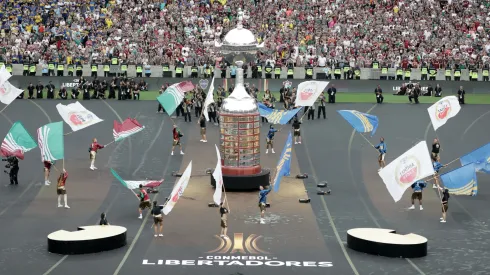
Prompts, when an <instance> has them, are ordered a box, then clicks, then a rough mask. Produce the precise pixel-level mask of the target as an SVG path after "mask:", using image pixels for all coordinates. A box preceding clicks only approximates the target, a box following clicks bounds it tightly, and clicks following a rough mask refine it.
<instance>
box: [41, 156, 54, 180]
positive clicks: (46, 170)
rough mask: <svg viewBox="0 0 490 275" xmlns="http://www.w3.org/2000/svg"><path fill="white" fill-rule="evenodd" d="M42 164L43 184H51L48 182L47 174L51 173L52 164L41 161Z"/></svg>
mask: <svg viewBox="0 0 490 275" xmlns="http://www.w3.org/2000/svg"><path fill="white" fill-rule="evenodd" d="M43 164H44V184H45V185H49V184H51V182H50V181H49V173H50V172H51V166H52V165H53V164H54V163H52V162H51V161H46V160H45V161H43Z"/></svg>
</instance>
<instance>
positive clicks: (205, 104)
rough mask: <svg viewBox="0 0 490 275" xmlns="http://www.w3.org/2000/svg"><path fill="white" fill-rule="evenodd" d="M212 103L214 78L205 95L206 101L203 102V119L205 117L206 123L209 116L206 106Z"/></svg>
mask: <svg viewBox="0 0 490 275" xmlns="http://www.w3.org/2000/svg"><path fill="white" fill-rule="evenodd" d="M213 102H214V77H213V80H211V85H209V91H208V94H207V95H206V100H205V101H204V109H203V112H204V117H206V121H209V115H208V106H209V104H211V103H213Z"/></svg>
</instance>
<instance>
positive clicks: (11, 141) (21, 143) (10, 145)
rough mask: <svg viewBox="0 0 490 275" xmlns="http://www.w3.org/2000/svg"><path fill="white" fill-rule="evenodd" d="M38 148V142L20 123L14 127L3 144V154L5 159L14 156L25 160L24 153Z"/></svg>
mask: <svg viewBox="0 0 490 275" xmlns="http://www.w3.org/2000/svg"><path fill="white" fill-rule="evenodd" d="M36 147H37V144H36V141H34V139H33V138H32V137H31V135H30V134H29V132H27V130H26V128H24V125H22V123H21V122H20V121H17V122H15V123H14V125H12V128H10V131H9V132H8V133H7V136H6V137H5V139H4V140H3V142H2V147H1V153H2V156H4V157H10V156H14V157H17V158H19V159H24V153H26V152H29V151H30V150H32V149H34V148H36Z"/></svg>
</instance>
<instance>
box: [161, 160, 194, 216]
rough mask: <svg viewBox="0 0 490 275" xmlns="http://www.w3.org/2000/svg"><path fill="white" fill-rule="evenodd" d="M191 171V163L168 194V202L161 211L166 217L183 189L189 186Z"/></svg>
mask: <svg viewBox="0 0 490 275" xmlns="http://www.w3.org/2000/svg"><path fill="white" fill-rule="evenodd" d="M191 171H192V161H191V162H190V163H189V165H188V166H187V168H186V169H185V171H184V173H183V174H182V177H180V178H179V181H178V182H177V184H175V186H174V189H173V190H172V193H171V194H170V197H169V200H168V201H167V203H165V206H164V207H163V209H162V211H163V213H164V214H165V215H168V213H170V211H172V209H173V208H174V206H175V205H176V204H177V201H178V200H179V198H180V197H182V195H183V194H184V191H185V188H186V187H187V185H188V184H189V180H190V179H191Z"/></svg>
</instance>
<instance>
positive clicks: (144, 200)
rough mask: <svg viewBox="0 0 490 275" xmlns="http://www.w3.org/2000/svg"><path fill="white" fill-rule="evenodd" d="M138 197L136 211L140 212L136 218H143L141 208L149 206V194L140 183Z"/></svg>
mask: <svg viewBox="0 0 490 275" xmlns="http://www.w3.org/2000/svg"><path fill="white" fill-rule="evenodd" d="M138 197H139V199H140V205H139V207H138V211H139V212H140V216H139V217H138V219H143V210H145V209H146V208H151V203H150V196H149V195H148V192H146V190H145V189H144V188H143V185H142V184H140V193H139V195H138Z"/></svg>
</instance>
